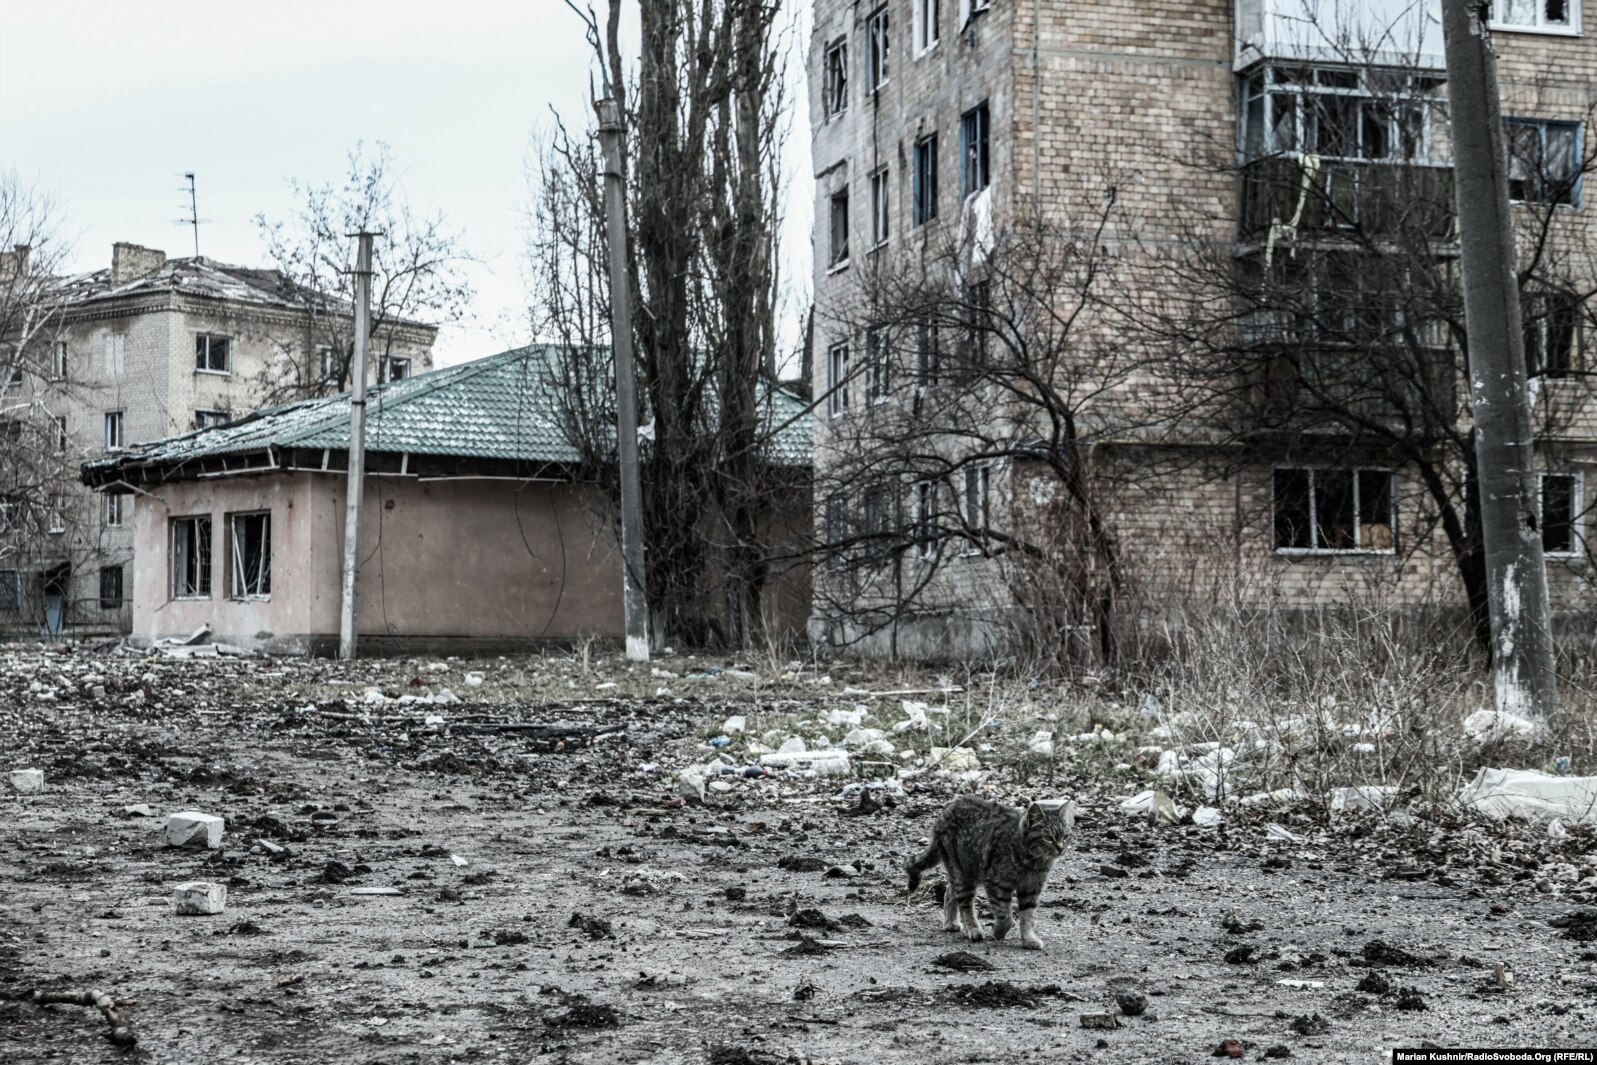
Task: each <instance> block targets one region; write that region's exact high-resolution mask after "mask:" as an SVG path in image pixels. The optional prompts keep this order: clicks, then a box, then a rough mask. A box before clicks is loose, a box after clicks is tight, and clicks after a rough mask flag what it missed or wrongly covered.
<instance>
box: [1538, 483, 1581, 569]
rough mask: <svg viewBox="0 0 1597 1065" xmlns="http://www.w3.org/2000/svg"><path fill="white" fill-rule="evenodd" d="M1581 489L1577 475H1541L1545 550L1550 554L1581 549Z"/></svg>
mask: <svg viewBox="0 0 1597 1065" xmlns="http://www.w3.org/2000/svg"><path fill="white" fill-rule="evenodd" d="M1580 489H1581V484H1580V477H1579V475H1578V474H1573V473H1544V474H1542V476H1541V496H1542V498H1541V521H1542V550H1543V551H1544V552H1546V553H1547V554H1549V555H1572V554H1574V553H1575V552H1577V551H1578V550H1580V535H1579V529H1580V495H1581V492H1580Z"/></svg>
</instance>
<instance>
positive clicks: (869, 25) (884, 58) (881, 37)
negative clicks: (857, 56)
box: [865, 7, 892, 92]
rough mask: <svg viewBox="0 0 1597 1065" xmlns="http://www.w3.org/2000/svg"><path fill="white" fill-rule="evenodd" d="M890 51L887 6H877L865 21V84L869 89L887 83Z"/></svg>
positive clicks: (877, 87)
mask: <svg viewBox="0 0 1597 1065" xmlns="http://www.w3.org/2000/svg"><path fill="white" fill-rule="evenodd" d="M891 52H892V44H891V39H890V35H889V33H888V24H887V8H886V7H879V8H877V9H876V11H875V12H874V13H873V14H872V15H871V17H870V18H869V19H867V20H866V22H865V85H866V88H867V89H869V91H871V92H875V91H876V90H877V89H880V88H881V87H882V86H883V85H886V84H887V78H888V74H889V73H890V71H889V69H888V67H889V59H890V56H891Z"/></svg>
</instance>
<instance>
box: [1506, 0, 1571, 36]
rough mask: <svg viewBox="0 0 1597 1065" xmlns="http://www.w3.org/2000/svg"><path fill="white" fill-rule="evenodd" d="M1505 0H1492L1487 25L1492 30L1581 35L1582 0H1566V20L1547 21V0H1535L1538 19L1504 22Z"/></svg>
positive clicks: (1552, 34) (1550, 34) (1551, 34)
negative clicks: (1502, 16)
mask: <svg viewBox="0 0 1597 1065" xmlns="http://www.w3.org/2000/svg"><path fill="white" fill-rule="evenodd" d="M1503 4H1504V0H1492V6H1491V11H1490V12H1489V14H1488V17H1487V23H1486V24H1487V27H1488V28H1489V29H1492V30H1502V31H1504V32H1507V33H1542V34H1547V35H1549V36H1557V37H1578V36H1580V35H1581V27H1580V0H1565V4H1566V8H1567V10H1568V12H1569V18H1568V19H1567V20H1566V21H1565V22H1546V21H1544V19H1545V18H1546V16H1547V0H1535V5H1536V21H1535V22H1534V23H1525V22H1504V21H1503V20H1502V19H1501V18H1499V17H1498V16H1499V14H1500V13H1501V12H1502V10H1503Z"/></svg>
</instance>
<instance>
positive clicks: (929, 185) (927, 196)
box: [914, 133, 937, 226]
mask: <svg viewBox="0 0 1597 1065" xmlns="http://www.w3.org/2000/svg"><path fill="white" fill-rule="evenodd" d="M914 180H915V188H914V196H915V224H916V225H917V226H921V225H925V224H926V223H927V222H930V221H931V220H932V219H934V218H936V217H937V134H935V133H933V134H932V135H931V136H929V137H922V138H921V139H920V140H918V141H916V142H915V175H914Z"/></svg>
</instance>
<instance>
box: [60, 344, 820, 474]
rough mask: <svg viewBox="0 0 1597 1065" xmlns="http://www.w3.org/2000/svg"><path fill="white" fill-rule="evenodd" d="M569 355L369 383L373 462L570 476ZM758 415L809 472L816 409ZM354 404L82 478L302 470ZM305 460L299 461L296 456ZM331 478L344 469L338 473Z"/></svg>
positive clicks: (237, 424)
mask: <svg viewBox="0 0 1597 1065" xmlns="http://www.w3.org/2000/svg"><path fill="white" fill-rule="evenodd" d="M565 350H566V349H563V348H560V347H557V346H555V345H535V346H531V347H526V348H517V349H515V350H512V351H506V352H503V353H501V354H499V355H492V356H489V357H488V358H484V359H478V360H476V361H474V362H467V363H462V364H460V365H458V366H450V367H446V368H444V369H442V370H434V371H432V372H431V373H425V374H417V375H416V376H414V377H409V378H405V379H403V380H400V381H392V382H389V383H386V384H380V385H374V386H372V387H371V388H370V389H368V391H367V393H366V450H367V454H368V462H370V460H371V458H372V457H373V456H378V455H384V454H386V455H394V456H398V455H408V456H436V457H440V458H450V459H464V460H476V461H478V462H480V463H489V464H502V463H510V464H516V465H522V464H525V465H533V466H574V465H576V464H578V463H580V462H581V461H582V454H581V453H580V452H579V451H578V450H577V449H576V448H575V447H573V446H572V445H571V443H570V442H569V440H568V438H567V434H566V432H565V430H564V427H563V422H564V419H565V417H566V412H565V410H564V406H563V404H562V403H561V402H560V392H561V388H562V386H561V385H560V383H559V380H560V379H559V376H558V373H559V371H558V369H557V367H558V363H557V362H556V361H555V357H556V356H558V355H560V354H562V353H563V352H564V351H565ZM761 407H762V416H763V420H764V423H765V427H766V428H765V431H766V433H768V434H769V437H768V440H767V443H766V448H765V451H766V456H767V458H768V460H769V461H771V462H772V463H773V464H774V465H777V466H784V467H793V468H807V467H808V466H809V464H810V418H809V417H807V416H806V415H807V413H808V411H809V402H808V401H807V400H805V399H803V398H801V397H799V396H797V395H795V394H793V393H792V392H789V391H788V390H786V389H785V388H783V387H781V386H780V385H779V384H772V383H766V384H763V385H762V395H761ZM349 429H350V394H349V393H348V392H344V393H340V394H339V395H336V396H323V397H318V398H316V399H308V400H302V401H300V402H297V403H288V404H284V405H281V406H277V407H268V408H265V409H263V410H259V411H255V412H254V413H252V414H248V415H245V416H244V417H242V418H240V419H238V420H237V421H233V422H230V423H228V424H226V425H220V426H212V427H209V428H205V429H197V430H195V431H193V432H190V433H185V434H183V435H181V436H173V437H168V438H166V439H164V440H157V441H152V442H150V443H144V444H132V445H130V446H129V447H128V448H127V449H125V450H123V451H120V452H118V453H116V454H114V455H110V456H107V457H106V458H103V459H97V460H95V461H93V462H88V463H85V464H84V465H83V480H84V481H85V483H88V484H91V485H95V486H106V485H111V484H116V483H119V482H126V481H129V480H136V481H145V482H147V481H151V480H184V479H186V478H187V477H194V476H198V475H200V474H201V473H204V472H208V471H215V470H216V469H218V468H221V469H225V470H229V471H235V472H239V473H246V472H267V471H270V470H272V469H277V468H283V467H285V466H290V465H295V464H296V463H295V462H294V461H293V460H292V459H291V458H290V455H289V453H292V452H324V451H327V452H337V453H339V454H340V455H341V456H342V454H343V453H344V452H346V451H347V450H348V447H349ZM300 461H303V458H301V460H300ZM328 468H336V469H343V468H344V467H343V465H342V463H340V464H339V465H337V466H332V467H328Z"/></svg>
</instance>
